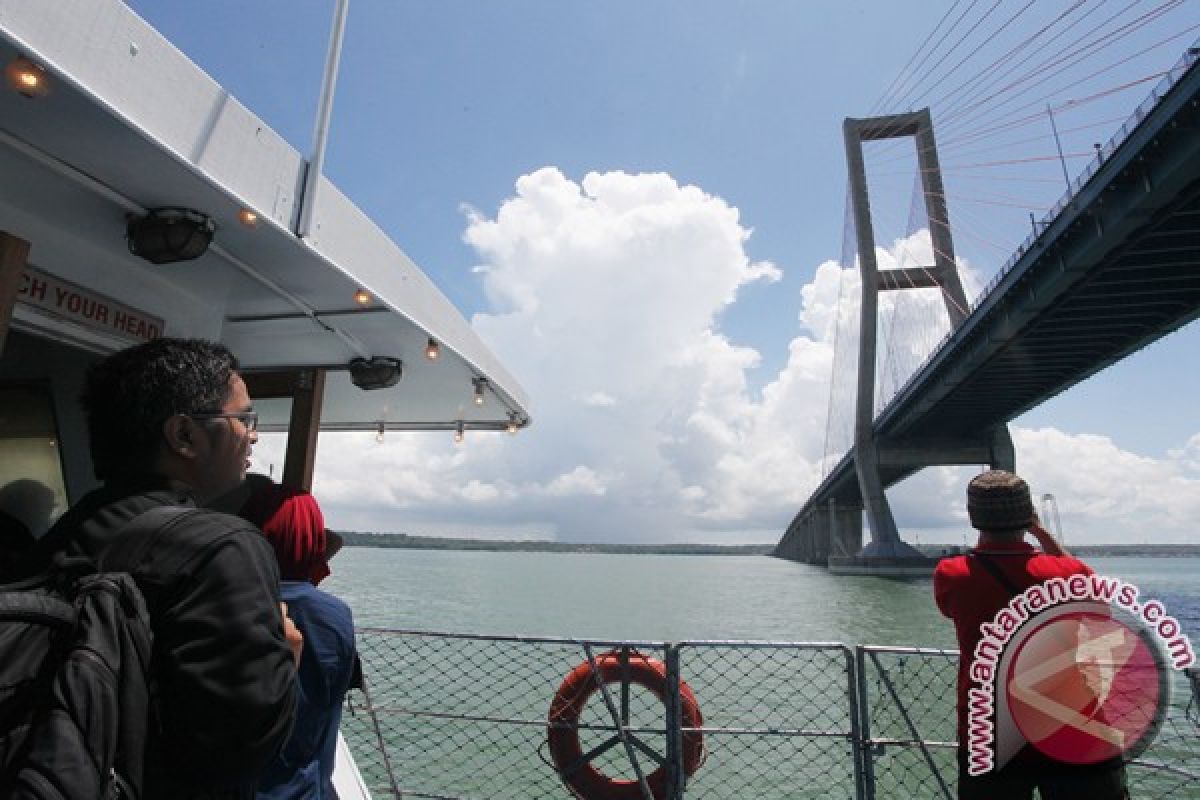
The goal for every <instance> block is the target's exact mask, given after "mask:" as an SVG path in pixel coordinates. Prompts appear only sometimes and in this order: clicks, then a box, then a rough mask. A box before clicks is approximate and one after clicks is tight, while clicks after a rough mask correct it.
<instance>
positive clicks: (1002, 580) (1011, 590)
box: [967, 550, 1021, 597]
mask: <svg viewBox="0 0 1200 800" xmlns="http://www.w3.org/2000/svg"><path fill="white" fill-rule="evenodd" d="M967 557H968V558H973V559H975V563H976V564H978V565H979V566H981V567H983V568H984V570H986V571H987V573H988V574H989V575H991V576H992V577H993V578H995V580H996V582H997V583H999V584H1000V585H1001V586H1003V587H1004V590H1005V591H1006V592H1008V596H1009V597H1016V596H1017V595H1019V594H1020V593H1021V590H1020V589H1018V588H1017V587H1016V586H1015V585H1014V584H1013V582H1012V581H1011V580H1009V579H1008V576H1007V575H1005V574H1004V573H1003V572H1001V571H1000V567H998V566H996V562H995V561H992V559H990V558H988V557H987V556H985V555H984V554H983V553H980V552H978V551H975V550H971V551H970V552H968V553H967Z"/></svg>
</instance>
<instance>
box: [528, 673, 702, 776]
mask: <svg viewBox="0 0 1200 800" xmlns="http://www.w3.org/2000/svg"><path fill="white" fill-rule="evenodd" d="M596 669H597V671H599V673H600V677H601V678H602V679H603V681H604V682H605V683H606V684H620V683H621V681H622V680H624V679H625V678H626V676H627V677H628V680H629V682H630V683H636V684H637V685H638V686H642V687H645V688H646V689H648V690H650V691H651V692H653V693H654V695H655V696H656V697H657V698H658V699H659V700H662V699H663V695H664V694H665V693H666V687H667V668H666V666H665V665H664V664H663V663H662V662H661V661H659V660H658V659H656V658H650V657H649V656H645V655H642V654H641V653H638V652H636V651H631V652H630V653H629V663H628V666H627V667H626V668H624V669H623V668H622V666H621V654H620V653H619V652H618V651H615V650H614V651H611V652H608V653H602V654H601V655H598V656H596ZM625 669H627V670H628V672H627V673H626V672H625ZM599 688H600V686H599V684H598V683H597V682H596V680H595V676H594V675H593V673H592V665H591V664H590V663H589V662H587V661H584V662H583V663H582V664H580V665H579V666H577V667H575V669H573V670H571V672H570V674H568V675H567V677H566V679H565V680H564V681H563V682H562V685H561V686H559V687H558V692H557V693H556V694H555V695H554V701H553V702H551V703H550V714H549V721H550V722H551V723H552V724H551V725H550V726H549V728H548V729H547V738H548V743H549V745H550V757H551V758H552V759H553V761H554V766H555V768H556V769H557V770H558V774H559V776H560V777H561V778H562V780H563V782H564V783H566V784H567V785H568V786H569V787H570V788H571V789H572V790H574V791H575V793H576V794H577V795H579V797H581V798H583V800H642V790H641V787H640V786H639V785H638V782H637V781H636V780H620V779H617V778H610V777H608V776H607V775H605V774H603V773H602V772H600V771H599V770H597V769H596V768H595V767H593V766H592V765H591V763H590V762H588V761H584V760H583V748H582V747H581V746H580V744H579V728H578V727H577V726H578V724H579V715H580V713H581V712H582V711H583V707H584V705H585V704H586V703H587V701H588V698H589V697H591V696H592V694H594V693H595V692H596V691H597V690H598V689H599ZM679 698H680V700H681V708H680V717H681V721H682V723H683V727H684V728H699V727H700V726H702V725H703V724H704V718H703V717H702V716H701V715H700V706H699V705H697V703H696V697H695V695H693V694H692V690H691V687H689V686H688V685H687V684H686V683H684V682H683V681H680V682H679ZM703 759H704V737H703V734H701V733H700V731H698V730H692V731H684V733H683V770H684V772H685V773H686V774H687V775H688V776H689V777H690V776H691V775H692V774H693V773H695V772H696V770H697V769H699V767H700V763H701V761H703ZM645 777H646V784H647V785H648V786H649V787H650V791H651V793H653V795H654V797H655V798H657V799H658V800H661V798H663V797H665V796H666V792H667V768H666V766H665V765H661V766H659V767H658V769H656V770H654V771H653V772H651V773H650V774H648V775H646V776H645Z"/></svg>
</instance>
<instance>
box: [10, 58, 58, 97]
mask: <svg viewBox="0 0 1200 800" xmlns="http://www.w3.org/2000/svg"><path fill="white" fill-rule="evenodd" d="M4 78H5V80H7V81H8V85H9V86H10V87H12V89H13V91H15V92H16V93H17V94H19V95H21V96H22V97H28V98H31V99H32V98H34V97H45V96H46V93H47V92H49V91H50V76H49V75H47V74H46V70H44V69H42V68H41V67H40V66H38V65H37V64H35V63H33V62H32V61H30V60H29V59H28V58H26V57H25V56H17V57H16V58H14V59H13V60H12V61H10V62H9V63H8V67H6V68H5V70H4Z"/></svg>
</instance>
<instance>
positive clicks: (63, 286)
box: [17, 266, 163, 342]
mask: <svg viewBox="0 0 1200 800" xmlns="http://www.w3.org/2000/svg"><path fill="white" fill-rule="evenodd" d="M17 302H18V303H22V304H24V305H27V306H32V307H33V308H37V309H41V310H42V311H47V312H49V313H51V314H53V315H54V316H56V317H61V318H62V319H65V320H69V321H71V322H74V323H76V324H79V325H83V326H85V327H88V328H92V329H93V330H98V331H103V332H104V333H108V334H115V335H117V336H120V337H121V338H123V339H129V340H130V341H134V342H145V341H149V340H150V339H157V338H158V337H159V336H162V333H163V321H162V319H160V318H159V317H156V316H153V315H151V314H147V313H146V312H144V311H139V310H138V309H136V308H133V307H131V306H127V305H124V304H123V303H118V302H117V301H116V300H113V299H112V298H111V297H106V296H105V295H102V294H100V293H99V292H93V291H92V290H90V289H85V288H83V287H82V286H79V285H77V284H74V283H71V282H70V281H66V280H63V279H62V278H59V277H56V276H54V275H51V274H49V273H48V272H42V271H41V270H39V269H35V268H34V267H29V266H27V267H25V271H24V273H22V275H21V285H20V286H19V287H18V289H17Z"/></svg>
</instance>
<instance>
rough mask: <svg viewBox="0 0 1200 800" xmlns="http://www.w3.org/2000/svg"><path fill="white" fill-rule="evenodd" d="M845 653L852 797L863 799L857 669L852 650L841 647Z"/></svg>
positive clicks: (864, 789)
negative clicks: (852, 772) (852, 785)
mask: <svg viewBox="0 0 1200 800" xmlns="http://www.w3.org/2000/svg"><path fill="white" fill-rule="evenodd" d="M843 652H844V653H845V655H846V698H847V700H848V701H849V703H850V752H851V754H852V756H853V758H854V797H855V800H864V798H865V797H866V777H865V773H864V771H863V761H864V760H865V759H866V757H867V755H866V748H865V747H864V739H863V735H862V717H861V713H862V712H861V711H860V710H859V702H860V701H859V696H858V694H859V692H858V669H857V664H858V662H857V660H856V659H855V656H854V651H853V650H851V649H850V648H849V647H843Z"/></svg>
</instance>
